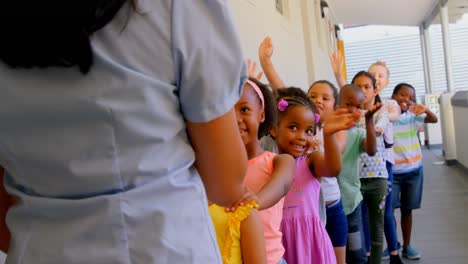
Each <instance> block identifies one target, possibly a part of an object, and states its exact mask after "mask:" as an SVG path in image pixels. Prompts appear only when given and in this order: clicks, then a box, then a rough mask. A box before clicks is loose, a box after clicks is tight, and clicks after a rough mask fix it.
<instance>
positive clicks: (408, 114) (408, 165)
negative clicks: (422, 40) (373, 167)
mask: <svg viewBox="0 0 468 264" xmlns="http://www.w3.org/2000/svg"><path fill="white" fill-rule="evenodd" d="M415 98H416V91H415V89H414V87H413V86H411V85H410V84H407V83H400V84H398V85H397V86H396V87H395V89H394V90H393V94H392V99H394V100H396V101H397V102H398V105H399V106H400V109H401V116H400V118H399V119H398V120H397V121H396V122H395V123H394V124H393V125H394V126H393V129H394V139H395V143H394V146H393V150H394V156H395V164H394V165H393V173H394V175H393V176H394V185H393V208H400V210H401V231H402V233H403V257H406V258H408V259H419V257H420V256H419V253H418V252H417V251H416V250H415V249H413V248H412V247H411V231H412V224H413V216H412V210H414V209H418V208H420V207H421V200H422V191H423V171H422V152H421V146H420V144H419V140H418V137H417V133H418V131H419V127H420V126H421V125H422V124H424V123H437V116H436V115H435V114H434V113H433V112H431V111H430V110H429V109H428V108H427V107H426V106H424V105H422V104H417V103H416V100H415Z"/></svg>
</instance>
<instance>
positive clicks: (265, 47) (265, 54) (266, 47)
mask: <svg viewBox="0 0 468 264" xmlns="http://www.w3.org/2000/svg"><path fill="white" fill-rule="evenodd" d="M271 56H273V42H272V41H271V38H270V37H266V38H264V39H263V41H262V43H261V44H260V46H259V47H258V57H259V58H260V60H264V59H271Z"/></svg>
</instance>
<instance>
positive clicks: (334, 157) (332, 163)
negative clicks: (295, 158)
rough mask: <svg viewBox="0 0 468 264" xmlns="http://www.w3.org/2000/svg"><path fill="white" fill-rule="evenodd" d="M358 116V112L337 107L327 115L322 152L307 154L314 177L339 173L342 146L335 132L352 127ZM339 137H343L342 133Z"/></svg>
mask: <svg viewBox="0 0 468 264" xmlns="http://www.w3.org/2000/svg"><path fill="white" fill-rule="evenodd" d="M359 117H360V113H359V112H356V113H352V114H350V113H348V111H347V110H346V109H339V110H337V111H335V112H334V113H333V114H332V115H330V116H329V117H328V119H327V122H326V123H325V126H324V128H323V146H324V152H313V153H311V154H309V156H308V162H309V166H310V167H311V169H313V172H314V175H315V176H316V177H335V176H337V175H338V174H339V173H340V171H341V153H342V151H343V149H344V146H343V143H342V142H340V141H339V140H338V139H337V137H336V134H338V133H341V132H342V131H344V130H346V129H349V128H351V127H353V126H354V125H355V122H356V121H357V120H358V119H359ZM340 137H341V139H342V138H343V136H342V135H340ZM344 139H345V140H346V135H345V138H344ZM345 144H346V143H345Z"/></svg>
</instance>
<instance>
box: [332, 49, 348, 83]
mask: <svg viewBox="0 0 468 264" xmlns="http://www.w3.org/2000/svg"><path fill="white" fill-rule="evenodd" d="M330 62H331V64H332V68H333V73H334V74H335V79H336V82H337V83H338V87H339V88H341V87H343V86H344V85H346V80H345V79H344V76H343V73H342V72H341V69H342V68H343V65H344V58H343V55H341V53H340V52H339V51H338V50H335V51H334V52H333V53H332V55H331V56H330Z"/></svg>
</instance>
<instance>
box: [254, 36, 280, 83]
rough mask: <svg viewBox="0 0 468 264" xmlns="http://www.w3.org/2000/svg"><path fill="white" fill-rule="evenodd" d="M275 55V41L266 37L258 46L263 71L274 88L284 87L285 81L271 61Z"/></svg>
mask: <svg viewBox="0 0 468 264" xmlns="http://www.w3.org/2000/svg"><path fill="white" fill-rule="evenodd" d="M272 55H273V42H272V41H271V38H270V37H266V38H265V39H264V40H263V41H262V43H261V44H260V46H259V47H258V57H259V60H260V65H261V66H262V70H263V73H264V74H265V76H266V78H267V80H268V82H269V83H270V86H271V88H272V89H279V88H284V87H285V85H284V82H283V81H282V80H281V78H280V77H279V75H278V73H277V72H276V69H275V66H274V65H273V62H272V61H271V56H272Z"/></svg>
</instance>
